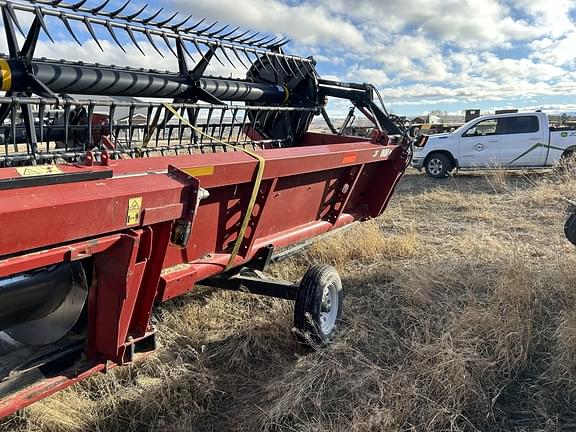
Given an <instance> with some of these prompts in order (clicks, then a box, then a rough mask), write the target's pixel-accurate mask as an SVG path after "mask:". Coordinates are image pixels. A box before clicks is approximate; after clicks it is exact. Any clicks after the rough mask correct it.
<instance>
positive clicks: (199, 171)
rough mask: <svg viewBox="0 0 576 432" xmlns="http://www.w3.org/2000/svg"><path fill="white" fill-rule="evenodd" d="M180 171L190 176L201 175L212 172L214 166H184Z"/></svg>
mask: <svg viewBox="0 0 576 432" xmlns="http://www.w3.org/2000/svg"><path fill="white" fill-rule="evenodd" d="M182 171H184V172H185V173H186V174H189V175H191V176H192V177H202V176H208V175H212V174H214V166H213V165H212V166H203V167H192V168H184V169H183V170H182Z"/></svg>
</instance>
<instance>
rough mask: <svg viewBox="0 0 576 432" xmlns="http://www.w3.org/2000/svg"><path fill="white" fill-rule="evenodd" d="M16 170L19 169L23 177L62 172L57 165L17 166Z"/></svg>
mask: <svg viewBox="0 0 576 432" xmlns="http://www.w3.org/2000/svg"><path fill="white" fill-rule="evenodd" d="M16 171H18V174H20V175H21V176H22V177H34V176H45V175H55V174H62V171H60V168H58V167H57V166H55V165H45V166H30V167H19V168H16Z"/></svg>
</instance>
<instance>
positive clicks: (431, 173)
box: [424, 152, 454, 178]
mask: <svg viewBox="0 0 576 432" xmlns="http://www.w3.org/2000/svg"><path fill="white" fill-rule="evenodd" d="M452 168H454V167H453V163H452V161H451V160H450V158H449V157H448V156H447V155H445V154H444V153H439V152H436V153H431V154H430V155H429V156H428V157H427V158H426V160H425V161H424V169H425V170H426V174H428V177H432V178H443V177H446V174H448V171H451V170H452Z"/></svg>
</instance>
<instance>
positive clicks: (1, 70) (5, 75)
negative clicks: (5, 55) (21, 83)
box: [0, 59, 12, 91]
mask: <svg viewBox="0 0 576 432" xmlns="http://www.w3.org/2000/svg"><path fill="white" fill-rule="evenodd" d="M0 76H1V77H2V85H1V87H0V90H2V91H9V90H11V89H12V71H11V70H10V64H8V62H7V61H6V60H4V59H0Z"/></svg>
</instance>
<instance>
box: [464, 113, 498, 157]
mask: <svg viewBox="0 0 576 432" xmlns="http://www.w3.org/2000/svg"><path fill="white" fill-rule="evenodd" d="M497 124H498V121H497V119H496V118H489V119H484V120H481V121H479V122H478V123H475V124H474V125H472V126H470V127H469V128H468V129H467V130H466V131H464V133H463V134H462V137H461V138H460V157H459V159H458V163H459V165H460V166H461V167H464V168H471V167H486V166H497V165H499V164H500V160H499V156H500V136H499V135H497V134H496V126H497Z"/></svg>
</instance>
